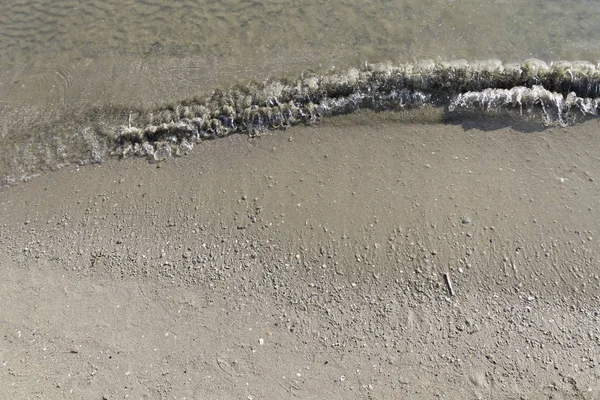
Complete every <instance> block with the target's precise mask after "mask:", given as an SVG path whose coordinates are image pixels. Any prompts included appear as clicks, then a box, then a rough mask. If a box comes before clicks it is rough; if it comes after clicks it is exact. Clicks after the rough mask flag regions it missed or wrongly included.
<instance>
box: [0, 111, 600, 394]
mask: <svg viewBox="0 0 600 400" xmlns="http://www.w3.org/2000/svg"><path fill="white" fill-rule="evenodd" d="M382 116H383V114H382V115H377V116H375V115H370V114H365V113H359V114H358V115H353V116H347V117H343V118H333V119H330V120H328V121H325V122H323V123H320V124H317V125H315V126H309V127H296V128H292V129H288V130H287V131H277V132H273V133H268V134H265V135H262V136H260V137H257V138H248V137H246V136H241V135H238V136H232V137H229V138H225V139H219V140H214V141H208V142H204V143H202V144H201V145H199V146H197V147H196V148H194V149H193V150H192V151H191V152H190V154H189V155H187V156H184V157H180V158H171V159H168V160H167V161H165V162H161V163H158V164H150V163H148V162H146V161H145V160H144V159H139V158H138V159H130V160H122V161H109V162H105V163H104V164H102V165H99V166H85V167H79V168H77V167H75V166H69V167H65V168H64V169H62V170H59V171H56V172H53V173H49V174H45V175H43V176H41V177H39V178H36V179H33V180H32V181H30V182H27V183H22V184H19V185H16V186H14V187H10V188H6V189H3V190H1V191H0V275H1V276H2V279H1V280H0V304H2V307H0V333H1V334H2V335H1V336H0V362H1V363H2V366H1V368H0V398H6V399H34V398H39V399H123V398H130V399H184V398H185V399H199V398H207V399H208V398H210V399H234V398H235V399H286V398H298V399H326V398H328V399H336V398H339V399H353V398H358V399H371V398H372V399H388V398H410V399H431V398H450V399H478V398H481V399H489V398H494V399H504V398H506V399H519V398H526V399H538V398H539V399H542V398H543V399H548V398H553V399H598V398H600V351H599V344H600V314H599V311H600V310H599V309H598V304H600V303H599V300H600V290H599V285H600V280H599V274H600V271H599V269H598V259H599V257H600V248H599V246H598V244H597V243H598V240H599V238H600V236H599V232H598V226H600V188H599V186H598V179H600V156H599V155H600V142H599V141H598V137H597V134H598V130H599V128H600V123H599V122H598V121H588V122H585V123H582V124H579V125H576V126H573V127H569V128H556V127H555V128H551V129H542V128H539V129H536V128H532V127H531V126H529V127H528V126H524V125H522V124H516V125H514V124H512V123H507V122H503V121H496V120H492V119H490V120H484V121H464V122H463V123H461V124H451V123H449V124H425V125H424V124H411V123H409V122H407V121H403V122H398V121H395V120H394V118H395V117H394V114H385V116H386V117H385V118H382ZM375 119H377V120H380V121H381V120H383V122H377V123H373V122H372V121H373V120H375ZM448 283H451V284H452V291H451V290H450V287H449V285H448Z"/></svg>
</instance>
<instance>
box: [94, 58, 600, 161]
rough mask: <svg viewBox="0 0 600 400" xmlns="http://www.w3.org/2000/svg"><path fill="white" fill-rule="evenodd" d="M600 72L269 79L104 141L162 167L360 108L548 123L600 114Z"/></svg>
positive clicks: (494, 65)
mask: <svg viewBox="0 0 600 400" xmlns="http://www.w3.org/2000/svg"><path fill="white" fill-rule="evenodd" d="M599 94H600V68H596V66H595V65H594V64H592V63H589V62H585V61H577V62H566V61H560V62H554V63H551V64H550V65H548V64H546V63H545V62H543V61H540V60H533V59H532V60H527V61H525V62H524V63H522V64H503V63H502V62H500V61H486V62H477V63H469V62H467V61H455V62H433V61H428V62H422V63H419V64H404V65H391V64H375V65H365V66H364V67H363V68H360V69H359V68H352V69H349V70H346V71H343V72H339V71H331V72H330V73H327V74H324V75H317V74H312V73H311V74H304V75H303V76H301V77H299V78H298V79H297V80H295V81H289V80H282V81H269V82H266V83H264V84H250V85H248V86H244V87H242V86H237V87H234V88H232V89H231V90H229V91H221V90H218V91H215V92H214V93H213V94H212V95H211V96H208V97H205V98H197V99H193V100H189V101H184V102H181V103H180V104H177V105H173V106H170V107H167V108H164V109H159V110H153V111H152V112H147V113H144V114H142V113H138V114H135V115H134V114H132V115H130V117H129V121H128V123H127V125H123V126H117V127H113V128H112V129H109V130H107V131H105V132H103V136H104V137H106V138H108V141H109V144H112V154H113V155H120V156H129V155H139V156H149V157H152V158H154V159H157V160H158V159H162V158H165V157H168V156H170V155H171V154H172V153H173V152H175V153H176V154H179V153H181V152H185V151H187V150H189V149H190V148H192V147H193V145H194V144H195V143H198V142H200V141H202V140H206V139H213V138H217V137H223V136H227V135H230V134H232V133H246V134H249V135H255V134H257V133H260V132H261V131H265V130H270V129H282V128H286V127H290V126H293V125H297V124H307V123H313V122H315V121H318V120H320V119H322V118H325V117H329V116H334V115H339V114H348V113H352V112H354V111H356V110H360V109H370V110H376V111H386V110H402V109H407V108H416V107H423V106H433V107H442V108H444V109H445V111H446V112H447V113H450V114H452V113H461V112H471V113H472V112H482V113H494V112H509V113H514V114H516V115H518V116H523V117H524V118H536V119H538V120H539V121H540V122H541V123H544V124H547V125H569V124H573V123H575V122H576V121H578V120H581V119H583V118H586V117H590V116H597V115H598V110H599V107H600V98H599V97H598V96H599Z"/></svg>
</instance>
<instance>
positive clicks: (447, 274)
mask: <svg viewBox="0 0 600 400" xmlns="http://www.w3.org/2000/svg"><path fill="white" fill-rule="evenodd" d="M444 280H445V281H446V285H447V286H448V291H449V292H450V296H454V288H453V287H452V280H451V279H450V274H449V273H445V274H444Z"/></svg>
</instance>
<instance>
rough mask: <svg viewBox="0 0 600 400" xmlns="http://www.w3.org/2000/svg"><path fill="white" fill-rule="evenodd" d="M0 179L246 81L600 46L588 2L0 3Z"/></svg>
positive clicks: (591, 52)
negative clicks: (103, 131)
mask: <svg viewBox="0 0 600 400" xmlns="http://www.w3.org/2000/svg"><path fill="white" fill-rule="evenodd" d="M0 7H1V9H2V10H3V11H2V13H0V183H4V184H6V183H12V182H18V181H21V180H26V179H28V178H29V177H31V176H35V175H36V174H38V173H39V172H40V171H44V170H48V169H55V168H60V167H61V166H63V165H66V164H69V163H73V162H81V163H87V162H98V161H100V160H101V159H102V158H103V157H106V154H100V153H101V152H98V151H96V152H95V153H94V151H95V150H94V149H95V144H94V141H97V138H96V137H95V136H94V134H93V132H94V130H95V129H96V128H97V127H98V126H103V125H111V124H112V125H114V124H118V125H127V124H128V123H129V124H130V121H129V119H130V118H131V116H130V114H131V111H132V110H151V109H155V108H160V107H164V106H165V105H167V104H178V103H180V102H181V101H183V100H185V99H189V98H192V97H194V96H198V95H206V94H210V93H211V92H212V91H213V90H215V89H216V88H228V87H230V86H232V85H234V84H247V83H248V82H251V81H253V80H256V81H258V82H263V81H264V80H265V79H268V78H271V79H281V78H296V77H298V76H300V75H301V74H302V73H307V71H312V72H314V73H322V72H325V71H330V70H331V68H333V67H335V68H336V69H337V70H345V69H347V68H351V67H360V66H364V65H365V63H367V62H368V63H376V62H382V61H390V62H392V63H394V64H401V63H418V62H420V61H422V60H426V59H433V60H435V61H438V62H439V61H451V60H457V59H466V60H469V61H474V60H485V59H490V58H496V59H500V60H502V61H503V62H505V63H507V62H523V61H524V60H526V59H528V58H537V59H541V60H544V61H546V62H550V61H554V60H586V61H590V62H592V63H593V64H596V63H597V61H598V55H599V54H600V33H599V32H600V30H599V29H598V28H600V7H599V6H598V5H597V2H595V1H592V0H584V1H565V0H561V1H557V0H551V1H548V0H546V1H541V0H540V1H529V0H505V1H494V2H485V1H472V0H444V1H438V0H436V1H421V0H395V1H374V0H368V1H360V2H358V1H343V0H335V1H327V2H324V1H312V0H307V1H293V0H284V1H279V0H277V1H275V0H268V1H250V2H248V1H240V0H228V1H203V2H198V1H191V0H183V1H164V0H147V1H133V0H130V1H112V0H111V1H96V0H90V1H76V0H58V1H52V2H37V1H31V0H20V1H6V0H2V1H0Z"/></svg>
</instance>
